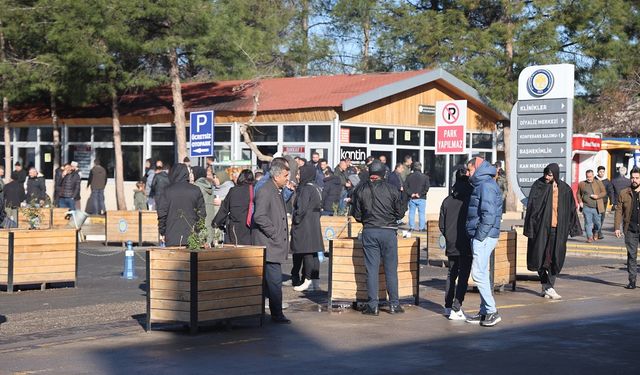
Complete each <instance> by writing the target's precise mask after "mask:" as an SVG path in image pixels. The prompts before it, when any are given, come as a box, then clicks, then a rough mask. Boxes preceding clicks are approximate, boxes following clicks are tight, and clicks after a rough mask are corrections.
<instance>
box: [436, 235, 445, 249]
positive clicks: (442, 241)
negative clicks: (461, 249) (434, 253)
mask: <svg viewBox="0 0 640 375" xmlns="http://www.w3.org/2000/svg"><path fill="white" fill-rule="evenodd" d="M438 246H440V250H444V249H446V248H447V240H446V239H445V238H444V236H443V235H440V237H439V238H438Z"/></svg>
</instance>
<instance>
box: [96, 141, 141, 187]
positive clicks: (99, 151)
mask: <svg viewBox="0 0 640 375" xmlns="http://www.w3.org/2000/svg"><path fill="white" fill-rule="evenodd" d="M122 154H123V155H126V157H124V158H123V159H124V160H123V161H124V168H123V169H124V171H123V172H124V180H125V181H138V180H139V179H140V178H141V176H142V170H141V167H142V146H122ZM96 158H97V159H100V161H101V162H102V163H103V164H102V166H103V167H104V168H105V169H106V170H107V177H109V178H113V176H114V170H115V167H116V156H115V152H114V151H113V148H96ZM83 177H88V176H83Z"/></svg>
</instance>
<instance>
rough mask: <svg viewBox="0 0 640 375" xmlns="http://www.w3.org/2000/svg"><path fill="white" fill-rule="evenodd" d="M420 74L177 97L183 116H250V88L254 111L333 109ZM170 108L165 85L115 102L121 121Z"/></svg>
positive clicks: (208, 89)
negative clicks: (256, 100) (201, 113)
mask: <svg viewBox="0 0 640 375" xmlns="http://www.w3.org/2000/svg"><path fill="white" fill-rule="evenodd" d="M425 72H427V71H426V70H419V71H409V72H397V73H372V74H358V75H333V76H316V77H296V78H267V79H262V80H260V81H258V82H257V83H256V82H254V81H250V80H236V81H220V82H206V83H184V84H183V85H182V95H183V101H184V106H185V110H186V111H187V112H189V111H193V110H199V109H213V110H217V111H224V112H251V111H252V110H253V99H252V96H253V93H254V91H253V90H255V89H258V90H260V106H259V111H260V112H265V111H281V110H296V109H309V108H338V107H340V106H341V105H342V102H343V101H344V100H345V99H348V98H351V97H354V96H357V95H360V94H363V93H366V92H368V91H371V90H374V89H376V88H379V87H382V86H385V85H388V84H391V83H394V82H398V81H401V80H404V79H408V78H411V77H414V76H417V75H420V74H423V73H425ZM172 109H173V101H172V95H171V88H170V87H169V86H163V87H159V88H156V89H152V90H147V91H145V92H142V93H135V94H128V95H123V96H122V97H121V98H120V102H119V110H120V115H121V116H122V117H127V116H132V117H134V116H135V117H146V116H162V115H171V114H172ZM59 117H60V118H61V119H62V120H64V119H71V118H104V117H111V109H110V107H109V106H108V105H106V104H96V105H91V106H87V107H83V108H64V107H63V108H60V109H59ZM48 118H49V111H48V108H47V107H46V106H44V105H36V106H28V107H22V108H17V109H16V108H14V109H12V112H11V121H12V122H20V123H29V122H33V123H36V122H39V123H42V122H43V121H46V120H47V119H48Z"/></svg>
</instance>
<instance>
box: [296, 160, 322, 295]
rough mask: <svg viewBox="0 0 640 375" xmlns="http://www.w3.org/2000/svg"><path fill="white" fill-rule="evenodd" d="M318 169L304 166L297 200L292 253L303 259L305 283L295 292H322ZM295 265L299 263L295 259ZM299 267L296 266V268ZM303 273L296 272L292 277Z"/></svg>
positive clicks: (320, 197)
mask: <svg viewBox="0 0 640 375" xmlns="http://www.w3.org/2000/svg"><path fill="white" fill-rule="evenodd" d="M315 180H316V169H315V167H313V166H312V165H311V164H305V165H303V166H302V167H300V183H299V184H298V189H297V191H296V197H295V200H294V201H293V215H292V216H291V252H292V253H293V256H294V258H295V257H302V263H303V265H304V268H303V274H304V275H303V276H304V282H303V283H302V284H300V285H298V286H296V287H294V290H296V291H298V292H301V291H304V290H308V289H310V288H311V290H319V288H320V262H319V260H318V252H319V251H322V252H324V243H323V241H322V230H321V229H320V211H321V210H322V193H321V192H320V188H319V187H318V186H317V185H316V184H315ZM299 263H300V262H298V263H297V264H299ZM294 264H296V262H295V259H294ZM294 268H295V267H294ZM299 271H300V269H299V266H298V269H297V270H296V269H293V270H292V278H295V277H296V276H297V275H295V276H294V275H293V274H294V272H295V273H296V274H297V273H298V272H299Z"/></svg>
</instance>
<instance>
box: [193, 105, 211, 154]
mask: <svg viewBox="0 0 640 375" xmlns="http://www.w3.org/2000/svg"><path fill="white" fill-rule="evenodd" d="M190 120H191V125H190V135H191V142H190V143H191V147H190V152H189V156H191V157H192V158H193V157H202V156H213V111H202V112H191V117H190Z"/></svg>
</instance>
